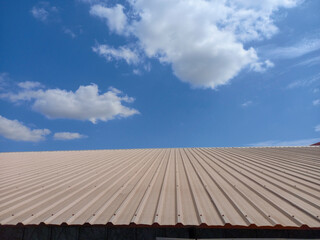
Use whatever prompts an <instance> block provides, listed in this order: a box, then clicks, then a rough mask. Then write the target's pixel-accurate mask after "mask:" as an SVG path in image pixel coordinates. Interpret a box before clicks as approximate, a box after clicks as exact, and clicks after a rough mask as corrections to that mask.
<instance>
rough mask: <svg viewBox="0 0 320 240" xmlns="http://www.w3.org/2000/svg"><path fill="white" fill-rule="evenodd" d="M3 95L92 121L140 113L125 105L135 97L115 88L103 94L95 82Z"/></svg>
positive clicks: (35, 107)
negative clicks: (71, 88)
mask: <svg viewBox="0 0 320 240" xmlns="http://www.w3.org/2000/svg"><path fill="white" fill-rule="evenodd" d="M0 97H1V98H6V99H8V100H10V101H11V102H21V101H24V102H32V109H33V110H34V111H37V112H40V113H41V114H43V115H45V116H46V117H48V118H51V119H55V118H67V119H76V120H89V121H91V122H92V123H96V122H97V121H98V120H100V121H108V120H111V119H114V118H117V117H118V118H126V117H129V116H132V115H134V114H137V113H139V112H138V111H137V110H136V109H133V108H129V107H127V106H124V105H123V103H131V102H133V101H134V99H133V98H131V97H128V96H126V95H124V94H122V92H121V91H119V90H118V89H115V88H109V91H107V92H105V93H103V94H100V93H99V89H98V86H97V85H95V84H92V85H88V86H80V87H79V88H78V89H77V90H76V91H75V92H72V91H66V90H62V89H47V90H43V89H33V90H32V89H31V90H29V89H24V90H22V91H20V92H18V93H12V92H9V93H3V94H1V95H0Z"/></svg>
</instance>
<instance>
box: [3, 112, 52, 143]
mask: <svg viewBox="0 0 320 240" xmlns="http://www.w3.org/2000/svg"><path fill="white" fill-rule="evenodd" d="M48 134H50V130H49V129H33V130H31V129H30V128H28V127H26V126H25V125H24V124H23V123H21V122H19V121H18V120H10V119H7V118H5V117H2V116H1V115H0V135H1V136H3V137H5V138H7V139H11V140H15V141H26V142H39V141H42V140H44V139H45V136H46V135H48Z"/></svg>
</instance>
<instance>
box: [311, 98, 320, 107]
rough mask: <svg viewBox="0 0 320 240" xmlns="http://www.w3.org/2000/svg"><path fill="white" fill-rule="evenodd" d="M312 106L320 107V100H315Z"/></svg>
mask: <svg viewBox="0 0 320 240" xmlns="http://www.w3.org/2000/svg"><path fill="white" fill-rule="evenodd" d="M312 104H313V105H314V106H319V105H320V99H316V100H314V101H313V102H312Z"/></svg>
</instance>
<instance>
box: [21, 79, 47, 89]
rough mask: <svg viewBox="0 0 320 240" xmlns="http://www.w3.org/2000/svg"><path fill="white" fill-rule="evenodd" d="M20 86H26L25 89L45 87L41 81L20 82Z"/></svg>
mask: <svg viewBox="0 0 320 240" xmlns="http://www.w3.org/2000/svg"><path fill="white" fill-rule="evenodd" d="M18 86H19V87H20V88H24V89H34V88H42V87H44V86H43V85H42V84H41V83H39V82H32V81H26V82H19V83H18Z"/></svg>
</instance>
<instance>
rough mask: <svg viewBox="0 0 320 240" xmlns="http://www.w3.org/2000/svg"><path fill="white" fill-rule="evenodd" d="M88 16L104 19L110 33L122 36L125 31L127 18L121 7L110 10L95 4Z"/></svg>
mask: <svg viewBox="0 0 320 240" xmlns="http://www.w3.org/2000/svg"><path fill="white" fill-rule="evenodd" d="M90 14H91V15H93V16H97V17H99V18H102V19H105V20H106V21H107V25H108V27H109V29H110V30H111V31H114V32H116V33H118V34H123V33H124V31H125V30H126V29H125V27H126V25H127V16H126V15H125V14H124V12H123V6H122V5H120V4H117V5H116V6H115V7H112V8H108V7H105V6H102V5H100V4H96V5H94V6H92V7H91V9H90Z"/></svg>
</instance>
